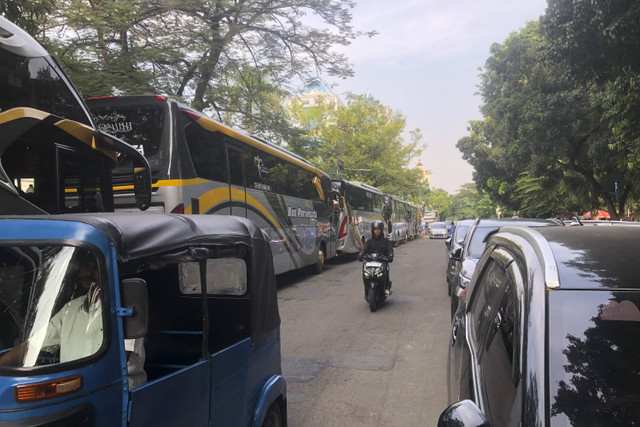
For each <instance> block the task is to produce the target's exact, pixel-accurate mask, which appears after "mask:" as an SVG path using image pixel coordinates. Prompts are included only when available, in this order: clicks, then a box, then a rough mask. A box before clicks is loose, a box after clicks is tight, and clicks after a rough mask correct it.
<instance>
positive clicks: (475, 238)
mask: <svg viewBox="0 0 640 427" xmlns="http://www.w3.org/2000/svg"><path fill="white" fill-rule="evenodd" d="M498 228H500V227H476V228H475V230H473V235H472V236H471V241H470V242H469V252H468V254H469V256H470V257H471V258H476V259H477V258H480V256H482V252H483V251H484V246H485V243H486V242H485V241H484V239H485V237H487V234H489V233H490V232H492V231H493V230H497V229H498Z"/></svg>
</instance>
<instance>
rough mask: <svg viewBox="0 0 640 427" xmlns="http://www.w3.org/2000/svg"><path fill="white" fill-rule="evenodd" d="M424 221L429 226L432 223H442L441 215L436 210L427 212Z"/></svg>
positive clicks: (423, 217) (423, 216)
mask: <svg viewBox="0 0 640 427" xmlns="http://www.w3.org/2000/svg"><path fill="white" fill-rule="evenodd" d="M422 219H423V220H424V222H426V223H427V224H431V223H432V222H437V221H440V214H439V213H438V211H436V210H426V211H425V212H424V214H423V215H422Z"/></svg>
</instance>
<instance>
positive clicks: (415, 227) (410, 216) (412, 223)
mask: <svg viewBox="0 0 640 427" xmlns="http://www.w3.org/2000/svg"><path fill="white" fill-rule="evenodd" d="M407 221H408V223H409V239H410V240H412V239H415V238H416V237H418V236H419V234H420V223H421V222H422V212H421V210H420V206H418V205H416V204H415V203H411V202H407Z"/></svg>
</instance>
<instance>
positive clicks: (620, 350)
mask: <svg viewBox="0 0 640 427" xmlns="http://www.w3.org/2000/svg"><path fill="white" fill-rule="evenodd" d="M639 307H640V292H637V291H624V292H608V291H595V292H594V291H577V290H560V291H552V292H550V293H549V310H548V313H549V344H548V345H549V381H548V384H549V385H550V401H549V408H548V410H549V411H550V414H551V424H553V425H554V426H555V425H559V426H585V425H627V426H630V425H635V424H636V423H637V421H638V420H639V419H640V405H638V402H640V387H638V384H640V370H639V369H638V366H640V310H639V309H638V308H639Z"/></svg>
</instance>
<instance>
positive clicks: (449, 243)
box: [444, 236, 451, 248]
mask: <svg viewBox="0 0 640 427" xmlns="http://www.w3.org/2000/svg"><path fill="white" fill-rule="evenodd" d="M444 244H445V245H447V247H448V248H451V236H449V237H447V238H446V239H445V241H444Z"/></svg>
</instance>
